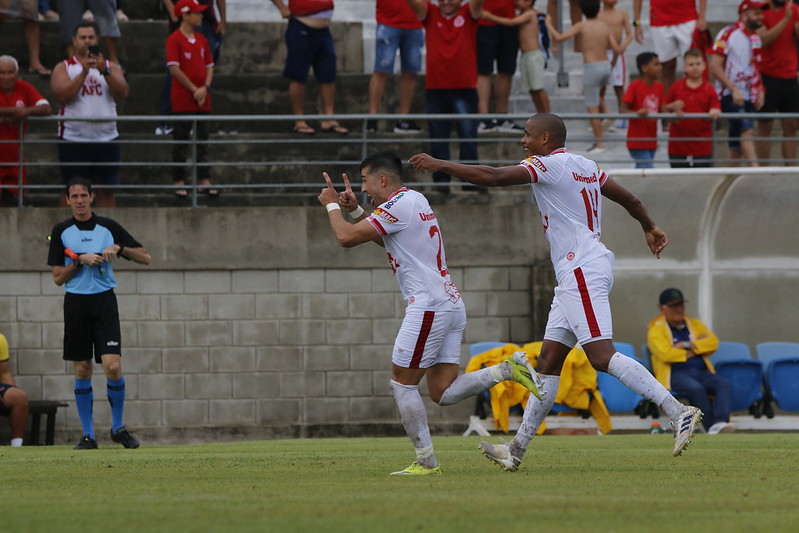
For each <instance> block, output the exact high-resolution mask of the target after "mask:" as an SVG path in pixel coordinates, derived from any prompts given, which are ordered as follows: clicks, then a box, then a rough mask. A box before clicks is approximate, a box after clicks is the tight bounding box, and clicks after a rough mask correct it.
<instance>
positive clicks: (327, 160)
mask: <svg viewBox="0 0 799 533" xmlns="http://www.w3.org/2000/svg"><path fill="white" fill-rule="evenodd" d="M560 116H561V117H562V118H563V119H564V121H566V122H567V128H568V129H569V131H570V133H569V137H568V142H567V147H569V149H570V150H572V151H574V152H578V153H579V152H581V151H583V150H581V149H580V147H579V145H581V144H582V143H588V144H590V143H593V142H594V141H595V138H594V136H593V134H592V133H590V130H589V129H588V128H587V121H588V120H589V119H596V118H598V119H602V120H604V119H627V120H636V118H633V117H635V115H631V114H618V113H612V114H599V115H593V114H588V113H564V114H561V115H560ZM527 118H529V115H527V114H509V115H504V114H502V115H500V114H489V115H482V114H471V115H458V114H450V115H428V114H411V115H394V114H381V115H368V114H353V115H305V116H295V115H264V116H246V117H243V116H229V115H224V116H223V115H218V116H214V115H211V116H208V115H203V116H150V115H145V116H120V117H117V118H116V120H115V121H116V122H117V123H118V125H119V128H120V130H122V131H121V136H120V138H119V139H118V140H116V141H114V142H117V143H119V144H120V145H122V148H123V157H122V161H121V163H120V167H121V169H123V170H124V169H130V170H132V171H135V170H136V169H139V170H141V169H142V168H144V169H151V170H152V171H153V172H160V171H161V170H165V169H172V168H175V167H183V168H185V169H186V180H185V181H186V185H174V184H172V183H171V180H170V179H168V178H166V179H164V182H163V183H154V182H151V181H152V180H151V179H149V178H150V175H148V180H147V181H150V182H148V183H123V184H118V185H102V184H98V185H96V187H97V188H109V189H114V190H134V191H135V190H161V191H165V192H169V191H174V190H176V189H179V188H185V189H187V190H189V191H190V197H189V200H190V205H191V206H198V205H199V203H198V198H199V193H198V190H201V189H203V188H205V187H206V186H205V185H202V184H199V183H198V179H197V173H198V169H199V168H201V167H212V168H214V169H216V170H218V171H225V169H230V168H235V169H236V170H239V171H242V172H239V173H238V174H237V175H238V176H239V178H236V177H233V178H231V177H229V176H228V177H226V179H224V180H221V181H218V182H217V183H215V185H214V187H215V188H222V189H225V190H228V191H255V190H266V191H270V192H276V191H282V192H285V191H303V190H305V191H308V190H316V189H317V188H318V187H319V186H320V185H321V183H322V181H321V178H320V177H319V174H318V173H314V174H312V175H309V176H297V175H290V173H291V172H296V169H306V168H307V169H312V168H313V169H314V170H319V169H323V170H329V171H332V170H333V169H337V168H346V169H353V168H355V169H357V167H358V165H359V163H360V161H361V160H362V159H363V158H364V157H365V156H366V155H368V154H369V153H370V152H373V151H375V150H378V149H384V148H386V147H389V148H392V149H397V150H398V152H400V155H401V156H402V157H403V158H407V157H409V156H410V155H412V154H413V153H416V152H418V151H429V149H430V142H432V141H441V139H431V138H430V137H429V136H428V135H426V134H425V133H422V134H416V135H399V134H386V133H379V132H378V133H372V132H369V131H368V128H367V122H368V121H371V120H381V121H384V122H385V121H388V122H390V123H393V122H394V121H396V120H398V119H409V120H415V121H419V122H423V123H424V124H425V125H426V121H428V120H431V119H434V120H450V121H456V120H477V121H479V120H485V119H498V120H500V119H501V120H504V119H511V120H516V121H519V122H520V123H523V121H526V119H527ZM649 118H651V119H657V120H661V119H675V118H681V119H707V116H706V115H701V114H685V115H682V116H680V117H677V116H676V115H674V114H653V115H650V117H649ZM741 118H747V119H753V120H757V119H786V118H790V119H794V120H796V119H799V114H766V113H746V114H743V113H740V114H722V115H721V117H720V120H722V119H727V120H728V119H741ZM300 119H303V120H308V121H313V122H314V123H316V122H319V121H323V120H338V121H340V122H342V123H344V124H348V125H352V124H356V125H357V127H354V128H352V129H351V131H350V134H349V135H347V136H339V135H335V136H331V135H315V136H313V137H308V136H305V135H300V134H291V133H289V132H290V130H291V125H292V124H293V123H294V121H295V120H300ZM59 120H60V117H57V116H50V117H30V119H29V120H28V126H29V129H33V127H34V126H35V127H36V128H37V129H38V128H40V127H42V126H45V125H48V126H49V125H50V124H52V125H53V126H55V124H53V123H55V122H57V121H59ZM70 120H76V121H79V120H82V121H89V122H99V121H107V120H108V119H107V118H85V119H72V118H70ZM186 121H188V122H191V125H192V133H191V136H190V138H189V139H188V140H186V141H176V140H173V139H172V138H171V137H168V136H156V135H154V134H153V133H152V129H151V128H153V127H154V126H155V125H156V124H159V123H163V122H170V123H175V122H186ZM200 121H206V122H209V123H213V124H218V125H220V126H221V127H222V128H223V130H222V131H223V132H230V131H232V130H233V129H236V130H237V131H238V134H237V135H235V136H232V135H227V136H225V135H221V134H220V135H213V136H212V138H210V139H209V140H208V141H205V142H206V143H207V145H208V147H209V151H210V154H209V155H210V156H214V157H216V159H215V160H209V161H208V162H207V163H203V162H199V161H198V153H197V148H198V143H199V142H201V141H198V139H197V134H196V132H197V124H198V122H200ZM23 128H24V124H23V123H20V124H19V129H20V141H19V143H18V144H19V158H18V160H17V161H15V162H13V163H12V162H8V163H5V164H2V163H0V166H11V165H13V166H16V167H17V168H18V178H17V183H16V184H13V185H12V184H5V185H3V184H0V189H12V188H15V189H18V190H19V194H18V196H17V205H18V206H23V205H24V201H25V200H24V198H25V195H26V194H30V193H33V192H41V191H59V190H60V189H62V188H63V185H62V184H61V183H60V180H52V179H50V181H51V182H50V183H41V181H42V180H41V179H40V178H38V177H37V178H36V179H31V180H29V183H27V184H23V168H24V167H28V168H29V169H31V173H32V174H35V171H36V170H39V169H40V170H43V171H45V172H44V173H45V174H46V173H47V171H52V170H53V169H58V168H60V167H64V166H87V164H86V163H60V162H59V161H58V158H57V157H53V152H54V151H55V150H53V148H54V147H55V148H57V145H58V144H59V143H64V142H69V141H61V140H59V139H57V138H56V136H55V135H52V136H51V135H49V134H47V133H45V132H43V131H40V132H37V133H32V132H30V131H29V132H28V136H27V137H26V136H25V135H22V133H23ZM52 129H53V130H54V129H55V128H54V127H53V128H52ZM277 133H280V135H276V134H277ZM521 136H522V133H521V132H518V133H516V134H513V133H491V134H479V135H478V136H477V137H475V138H466V139H459V138H457V137H452V138H450V139H449V141H450V142H452V143H458V142H461V141H472V142H476V143H478V146H479V147H480V148H482V149H483V150H484V152H485V151H489V152H492V154H493V155H492V156H489V157H481V158H480V160H479V161H462V162H464V163H480V164H487V165H510V164H515V163H517V162H518V161H519V160H520V159H521V158H523V157H524V154H523V152H522V150H521V147H520V146H519V143H520V140H521ZM654 140H657V141H658V143H659V148H660V150H659V152H660V153H661V154H663V153H665V152H666V150H665V145H666V143H667V140H668V137H667V134H661V135H660V136H659V137H658V138H657V139H654ZM682 140H697V141H700V140H701V141H705V140H708V139H706V138H702V137H696V138H691V139H682ZM726 140H728V137H727V136H726V130H719V128H717V127H714V128H713V137H712V139H711V141H712V142H713V146H714V150H715V151H714V155H713V157H712V159H711V163H712V164H713V165H720V166H721V167H722V168H719V167H716V168H715V169H710V170H709V169H699V168H690V169H685V168H683V169H670V168H668V169H667V168H662V167H663V166H664V165H666V166H668V165H669V161H668V159H664V158H663V157H662V156H661V157H659V158H657V159H655V164H656V165H658V166H660V167H661V168H655V169H648V170H644V169H629V168H628V167H630V166H632V165H633V161H632V159H631V158H630V157H629V155H628V154H627V152H626V149H624V148H622V149H616V150H613V147H616V148H620V147H623V146H624V143H626V141H627V139H626V135H623V134H622V133H621V132H619V133H618V134H606V136H605V138H604V141H605V142H606V144H607V145H608V146H609V147H611V150H610V151H609V152H606V153H604V154H601V155H600V156H598V157H593V158H595V159H597V160H598V161H600V162H601V164H602V166H603V167H604V168H606V169H612V172H613V174H615V175H636V176H658V175H673V174H684V173H686V172H690V173H691V174H694V175H697V174H719V173H723V174H729V173H731V172H740V173H745V168H738V169H730V168H729V163H731V162H733V160H730V159H729V158H725V157H722V156H721V154H719V153H716V152H718V150H717V148H718V146H719V145H720V143H721V142H723V141H726ZM752 140H754V141H758V140H768V141H769V142H771V143H774V142H781V141H785V140H787V141H796V139H795V138H787V137H776V136H772V137H769V138H767V139H760V138H757V137H753V138H752ZM14 142H15V141H0V143H14ZM181 143H185V144H187V145H188V146H189V150H188V154H189V157H188V159H187V160H186V161H185V162H173V161H172V160H171V157H170V156H171V148H172V147H173V146H174V145H176V144H181ZM514 145H517V146H519V148H518V149H516V148H514ZM125 147H134V148H136V149H138V148H143V149H144V152H143V153H140V154H139V157H130V156H128V157H126V154H125V150H124V149H125ZM245 147H250V148H254V149H255V150H254V151H253V154H255V155H258V156H260V157H259V158H258V160H256V159H255V157H252V156H249V158H248V157H235V156H232V155H231V154H230V153H227V151H228V149H229V148H233V149H234V151H235V150H239V151H241V150H243V149H244V148H245ZM323 147H324V148H330V147H334V148H337V149H338V150H339V152H340V154H339V157H335V158H331V157H329V155H330V152H329V150H326V149H323ZM397 147H399V149H398V148H397ZM220 148H224V149H225V150H222V149H220ZM267 149H268V154H267ZM47 150H50V157H49V158H48V157H46V155H45V154H46V153H47ZM298 150H299V152H298ZM503 150H504V153H503ZM166 152H170V154H167V153H166ZM292 152H293V153H292ZM454 152H455V153H457V151H454ZM297 153H301V154H302V155H301V157H298V156H297ZM316 154H319V157H317V158H315V157H314V156H315V155H316ZM26 155H27V156H28V157H26ZM159 155H160V158H159ZM266 155H268V157H266V158H265V156H266ZM325 156H327V157H325ZM589 157H591V156H590V155H589ZM25 159H27V161H25ZM453 159H455V158H453ZM757 163H759V164H769V165H771V164H780V165H795V164H797V163H798V162H797V161H795V160H793V161H788V160H785V159H783V158H769V159H766V160H761V161H758V162H757ZM104 164H107V163H92V164H89V165H88V166H102V165H104ZM778 168H779V167H772V168H770V171H775V172H779V173H793V172H794V171H795V170H796V169H795V168H786V169H779V170H778ZM247 169H251V170H253V171H254V172H256V173H257V172H261V171H267V172H271V173H278V174H280V176H279V177H278V178H277V179H262V177H259V176H257V175H256V176H252V177H250V176H243V175H242V173H243V172H244V171H246V170H247ZM281 172H282V173H281ZM51 173H52V172H51ZM50 178H52V176H50ZM289 178H290V179H289ZM131 181H133V180H131ZM358 181H359V180H357V179H355V180H353V182H354V185H356V186H357V182H358ZM408 181H409V182H412V183H413V184H414V185H415V186H420V187H427V186H435V185H441V183H435V182H429V181H418V180H413V179H409V180H408Z"/></svg>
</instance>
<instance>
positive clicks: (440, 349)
mask: <svg viewBox="0 0 799 533" xmlns="http://www.w3.org/2000/svg"><path fill="white" fill-rule="evenodd" d="M360 172H361V179H362V180H363V184H362V190H363V191H364V192H365V193H366V194H368V195H369V196H370V197H371V203H372V206H373V207H374V210H373V211H372V212H371V213H367V212H365V211H364V210H363V209H362V208H361V207H360V206H359V205H358V201H357V199H356V198H355V194H354V193H353V192H352V188H351V187H350V183H349V180H348V178H347V175H346V174H343V175H342V177H343V179H344V184H345V187H346V188H345V190H344V192H342V193H340V194H339V193H337V192H336V190H335V188H334V187H333V183H332V182H331V180H330V177H329V176H328V175H327V173H324V178H325V181H326V182H327V187H326V188H324V189H322V192H321V193H320V194H319V202H320V203H321V204H322V205H324V206H325V207H326V208H327V211H328V218H329V221H330V227H331V229H332V230H333V234H334V235H335V236H336V240H338V243H339V244H340V245H341V246H343V247H345V248H352V247H353V246H357V245H359V244H362V243H365V242H369V241H374V242H376V243H377V244H379V245H381V246H384V247H385V249H386V252H387V254H388V263H389V266H390V267H391V269H392V270H393V272H394V275H395V276H396V278H397V281H398V282H399V285H400V290H401V291H402V296H403V298H405V301H407V302H408V307H407V309H406V311H405V318H404V319H403V321H402V326H401V327H400V331H399V333H398V334H397V338H396V341H395V343H394V349H393V353H392V356H391V361H392V372H391V389H392V391H393V393H394V399H395V400H396V402H397V407H398V408H399V411H400V415H401V416H402V424H403V426H404V427H405V431H406V433H407V434H408V437H409V438H410V439H411V443H412V444H413V446H414V448H415V450H416V461H415V462H414V463H413V464H411V466H409V467H408V468H406V469H404V470H400V471H398V472H393V474H394V475H427V474H440V473H441V469H440V468H439V466H438V460H437V459H436V456H435V454H434V453H433V441H432V439H431V437H430V429H429V428H428V426H427V413H426V412H425V407H424V403H423V402H422V397H421V395H420V394H419V389H418V387H419V382H420V381H421V379H422V376H424V375H427V385H428V388H429V391H430V398H431V399H432V400H433V401H434V402H436V403H438V404H439V405H452V404H454V403H457V402H459V401H461V400H463V399H465V398H468V397H470V396H474V395H476V394H480V393H481V392H483V391H485V390H487V389H489V388H491V387H493V386H494V385H495V384H497V383H499V382H500V381H504V380H511V379H512V380H514V381H518V382H519V383H521V384H522V385H524V386H525V387H526V388H527V389H528V390H529V391H530V392H532V393H533V394H534V395H539V394H540V392H539V387H538V376H537V375H536V372H535V370H533V369H532V366H531V365H530V363H529V361H528V360H527V357H526V356H525V355H524V352H516V353H515V354H513V355H512V356H511V357H509V358H508V359H507V360H506V361H504V362H502V363H500V364H499V365H496V366H492V367H489V368H484V369H481V370H478V371H477V372H470V373H468V374H463V375H461V376H458V370H459V367H460V364H459V363H460V349H461V339H462V337H463V331H464V330H465V329H466V310H465V307H464V305H463V300H462V299H461V296H460V294H459V293H458V289H457V287H455V285H454V284H453V283H452V280H451V279H450V276H449V271H448V270H447V258H446V254H445V253H444V241H443V237H442V235H441V228H440V226H439V224H438V219H437V218H436V215H435V213H434V212H433V210H432V209H431V208H430V204H429V203H428V202H427V198H425V197H424V195H423V194H421V193H419V192H417V191H414V190H411V189H408V188H407V187H405V186H404V185H403V183H402V161H400V158H399V157H397V155H395V154H394V153H392V152H385V151H384V152H377V153H374V154H372V155H370V156H368V157H367V158H366V159H364V160H363V162H362V163H361V167H360ZM342 207H343V208H344V209H346V210H347V211H348V212H349V213H350V217H351V218H352V219H353V223H350V222H348V221H347V220H345V218H344V216H343V215H342V213H341V208H342Z"/></svg>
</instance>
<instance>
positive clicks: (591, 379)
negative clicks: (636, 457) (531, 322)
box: [466, 341, 612, 434]
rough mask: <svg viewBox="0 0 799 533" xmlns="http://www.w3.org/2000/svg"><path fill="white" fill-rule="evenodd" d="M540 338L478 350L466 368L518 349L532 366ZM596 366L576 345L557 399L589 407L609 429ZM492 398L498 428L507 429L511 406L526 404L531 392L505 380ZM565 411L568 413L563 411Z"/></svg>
mask: <svg viewBox="0 0 799 533" xmlns="http://www.w3.org/2000/svg"><path fill="white" fill-rule="evenodd" d="M541 345H542V343H541V342H540V341H539V342H531V343H528V344H525V345H524V346H522V347H519V346H518V345H516V344H506V345H504V346H500V347H498V348H494V349H492V350H488V351H487V352H483V353H481V354H477V355H475V356H474V357H472V358H471V359H470V360H469V364H468V365H467V366H466V372H474V371H475V370H479V369H480V368H483V367H486V366H493V365H496V364H499V363H501V362H502V361H504V360H505V359H507V358H508V357H509V356H510V355H512V354H513V353H514V352H516V351H519V350H521V351H525V352H527V357H529V358H530V361H531V362H532V364H533V366H535V365H536V361H537V359H538V354H539V353H541ZM596 376H597V374H596V370H594V368H593V367H592V366H591V363H590V362H589V361H588V357H587V356H586V355H585V352H583V351H582V350H579V349H577V348H575V349H574V350H572V351H571V352H569V355H568V356H567V357H566V361H565V362H564V363H563V370H562V372H561V375H560V386H559V387H558V395H557V397H556V398H555V402H557V403H559V404H564V405H567V406H569V407H571V408H573V409H583V410H586V409H587V410H589V411H590V412H591V416H593V417H594V419H595V420H596V422H597V426H599V430H600V431H601V432H602V433H610V431H611V429H612V427H611V423H610V413H609V412H608V408H607V406H606V405H605V401H604V400H603V399H602V395H601V394H600V393H599V390H598V388H597V380H596ZM489 395H490V398H491V411H492V414H493V416H494V420H495V422H496V425H497V429H501V430H502V431H503V432H505V433H507V432H508V424H509V419H510V415H509V410H510V408H511V407H513V406H514V405H516V404H521V405H522V406H526V405H527V398H528V396H529V395H530V392H529V391H528V390H527V389H525V388H524V387H523V386H522V385H520V384H518V383H516V382H515V381H503V382H500V383H497V384H496V385H495V386H494V387H492V388H491V389H489ZM564 414H565V413H564ZM545 430H546V425H545V424H541V427H540V428H539V429H538V433H539V434H541V433H543V432H544V431H545Z"/></svg>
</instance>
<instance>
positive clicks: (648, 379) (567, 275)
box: [410, 113, 702, 471]
mask: <svg viewBox="0 0 799 533" xmlns="http://www.w3.org/2000/svg"><path fill="white" fill-rule="evenodd" d="M521 143H522V146H524V149H525V151H526V152H527V155H528V157H527V158H526V159H524V160H523V161H522V162H521V163H519V164H518V165H515V166H509V167H500V168H493V167H488V166H480V165H463V164H459V163H451V162H449V161H442V160H439V159H435V158H433V157H430V156H429V155H427V154H417V155H415V156H413V157H411V159H410V162H411V163H412V164H413V165H414V169H415V170H416V171H417V172H433V171H444V172H447V173H448V174H450V175H452V176H456V177H458V178H460V179H462V180H465V181H468V182H469V183H473V184H475V185H481V186H484V187H498V186H506V185H521V184H527V183H529V184H531V186H532V189H533V193H534V194H535V199H536V203H537V204H538V209H539V211H540V212H541V221H542V223H543V225H544V232H545V233H546V236H547V240H548V241H549V244H550V249H551V258H552V263H553V265H554V266H555V277H556V278H557V282H558V284H557V287H555V297H554V299H553V301H552V307H551V308H550V312H549V318H548V320H547V326H546V331H545V333H544V343H543V346H542V348H541V355H540V356H539V357H538V372H539V376H540V378H541V381H542V382H543V388H544V394H543V395H542V396H543V400H539V399H538V398H534V397H530V400H529V401H528V402H527V407H526V408H525V410H524V418H523V420H522V424H521V427H519V431H518V432H517V433H516V436H515V437H514V438H513V440H512V441H511V442H509V443H508V444H507V445H505V444H499V445H494V444H490V443H487V442H482V443H480V448H481V449H482V450H483V454H484V455H486V457H488V458H489V459H491V460H492V461H494V462H495V463H497V464H499V465H500V466H502V467H503V468H505V470H511V471H515V470H516V469H517V468H518V467H519V464H520V463H521V458H522V455H523V454H524V452H525V450H526V449H527V446H528V445H529V443H530V441H531V440H532V438H533V436H534V435H535V433H536V431H537V430H538V426H540V425H541V422H542V421H543V420H544V418H545V417H546V415H547V414H548V413H549V411H550V409H551V408H552V404H553V403H554V402H555V396H556V395H557V392H558V385H559V384H560V372H561V369H562V368H563V362H564V360H565V359H566V356H567V355H568V353H569V351H571V349H572V347H573V346H574V345H575V343H577V342H579V343H580V344H581V345H582V348H583V350H585V353H586V355H587V356H588V359H589V361H591V365H592V366H593V367H594V368H595V369H596V370H599V371H603V372H607V373H609V374H611V375H613V376H615V377H616V378H618V379H619V381H621V382H622V383H624V384H625V385H626V386H627V387H629V388H630V389H632V390H634V391H635V392H637V393H638V394H640V395H642V396H644V397H645V398H648V399H649V400H652V401H653V402H655V403H656V404H657V405H659V406H661V407H662V408H663V410H664V411H665V413H666V414H667V415H668V417H669V418H670V419H671V422H672V427H673V428H674V438H675V442H674V450H673V453H674V455H675V456H677V455H681V454H682V452H683V450H685V448H686V447H687V446H688V444H689V442H690V438H691V436H692V435H693V433H694V432H695V430H696V427H697V425H698V424H699V422H700V421H701V419H702V411H700V410H699V409H697V408H696V407H687V406H685V405H683V404H681V403H680V402H678V401H677V400H676V399H674V397H673V396H672V395H671V394H670V393H669V391H668V390H666V388H665V387H663V386H662V385H661V384H660V383H658V381H657V380H656V379H655V377H654V376H653V375H652V374H650V373H649V371H648V370H647V369H646V368H644V367H643V366H642V365H641V364H639V363H638V362H636V361H635V360H634V359H631V358H629V357H626V356H624V355H622V354H621V353H619V352H617V351H616V349H615V348H614V346H613V341H612V337H613V331H612V323H611V315H610V302H609V299H608V297H609V294H610V289H611V286H612V285H613V253H612V252H611V251H610V250H608V249H607V248H605V245H603V244H602V243H601V242H600V240H599V239H600V235H601V229H600V221H601V214H602V202H601V198H602V196H604V197H606V198H608V199H610V200H612V201H614V202H616V203H618V204H619V205H621V206H622V207H624V208H625V209H626V210H627V212H628V213H629V214H630V215H631V216H632V217H633V218H634V219H636V220H637V221H638V222H639V223H640V224H641V227H642V228H643V230H644V235H645V237H646V242H647V244H648V245H649V248H650V249H651V250H652V253H653V254H654V255H655V256H657V257H658V258H660V253H661V252H662V251H663V249H664V248H665V247H666V244H667V243H668V238H667V237H666V234H665V233H664V232H663V230H661V229H660V228H659V227H657V226H656V225H655V223H654V221H652V219H651V218H650V217H649V214H648V213H647V211H646V208H645V207H644V205H643V204H642V203H641V201H640V200H639V199H638V198H637V197H636V196H635V195H634V194H632V193H631V192H630V191H628V190H627V189H625V188H624V187H622V186H621V185H620V184H619V183H617V182H616V181H615V180H613V179H612V178H610V177H609V176H608V175H607V174H605V173H604V172H603V171H602V170H601V169H600V168H599V167H598V166H597V164H596V163H595V162H593V161H591V160H589V159H586V158H585V157H582V156H580V155H575V154H571V153H569V152H568V151H567V150H566V148H565V144H566V126H565V124H564V123H563V121H562V120H561V118H560V117H558V116H557V115H552V114H548V113H540V114H537V115H534V116H533V117H532V118H530V119H529V120H528V121H527V124H526V125H525V129H524V136H523V137H522V139H521Z"/></svg>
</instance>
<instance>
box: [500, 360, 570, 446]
mask: <svg viewBox="0 0 799 533" xmlns="http://www.w3.org/2000/svg"><path fill="white" fill-rule="evenodd" d="M538 376H539V377H540V378H541V382H542V383H543V388H542V391H543V393H544V399H543V400H539V399H538V398H536V397H535V396H534V395H532V394H531V395H530V398H529V399H528V400H527V406H526V407H525V408H524V416H523V417H522V424H521V425H520V426H519V430H518V431H517V432H516V435H515V436H514V437H513V440H511V441H510V442H509V443H508V448H509V449H510V453H511V455H513V456H514V457H521V456H522V455H524V452H525V451H527V446H528V445H529V444H530V441H531V440H533V437H534V436H535V434H536V432H537V431H538V427H539V426H540V425H541V422H543V421H544V419H545V418H546V416H547V415H548V414H549V411H550V410H551V409H552V405H553V404H554V403H555V397H556V396H557V395H558V387H559V386H560V376H552V375H548V374H539V375H538Z"/></svg>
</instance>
